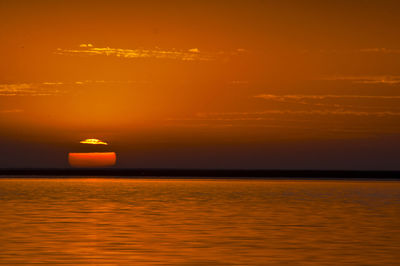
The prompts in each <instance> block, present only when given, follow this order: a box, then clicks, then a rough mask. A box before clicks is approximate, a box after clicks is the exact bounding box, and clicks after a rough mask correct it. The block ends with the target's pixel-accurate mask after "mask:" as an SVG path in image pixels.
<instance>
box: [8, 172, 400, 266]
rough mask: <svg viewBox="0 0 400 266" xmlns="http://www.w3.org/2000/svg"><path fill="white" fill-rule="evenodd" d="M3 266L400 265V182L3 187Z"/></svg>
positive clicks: (67, 182)
mask: <svg viewBox="0 0 400 266" xmlns="http://www.w3.org/2000/svg"><path fill="white" fill-rule="evenodd" d="M0 264H3V265H400V181H393V180H392V181H379V180H297V179H290V178H288V179H285V180H273V179H265V180H251V179H228V178H227V179H201V178H199V179H136V178H100V177H97V178H96V177H90V178H40V177H35V178H11V177H9V178H7V177H6V178H2V179H0Z"/></svg>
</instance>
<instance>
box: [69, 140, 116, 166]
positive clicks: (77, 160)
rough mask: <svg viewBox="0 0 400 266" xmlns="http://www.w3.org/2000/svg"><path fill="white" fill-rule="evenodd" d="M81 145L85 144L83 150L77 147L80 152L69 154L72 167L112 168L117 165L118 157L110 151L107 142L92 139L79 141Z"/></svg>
mask: <svg viewBox="0 0 400 266" xmlns="http://www.w3.org/2000/svg"><path fill="white" fill-rule="evenodd" d="M79 143H80V144H83V145H81V146H82V148H78V147H77V150H79V152H76V151H74V152H70V153H69V154H68V163H69V165H70V166H72V167H79V168H88V167H110V166H114V165H115V164H116V161H117V155H116V153H115V152H113V151H110V147H108V143H107V142H105V141H102V140H99V139H95V138H91V139H85V140H82V141H79ZM92 145H93V146H92ZM83 146H85V147H83ZM100 146H103V147H100ZM104 146H107V147H104ZM82 151H84V152H82Z"/></svg>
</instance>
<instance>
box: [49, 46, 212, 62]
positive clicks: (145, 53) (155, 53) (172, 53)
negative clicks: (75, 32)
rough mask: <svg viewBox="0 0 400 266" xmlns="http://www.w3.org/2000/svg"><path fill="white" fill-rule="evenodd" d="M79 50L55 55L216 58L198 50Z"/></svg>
mask: <svg viewBox="0 0 400 266" xmlns="http://www.w3.org/2000/svg"><path fill="white" fill-rule="evenodd" d="M79 48H80V49H62V48H58V49H57V50H56V51H55V54H58V55H78V56H79V55H80V56H96V55H102V56H115V57H120V58H131V59H132V58H156V59H174V60H182V61H210V60H215V59H216V56H215V55H212V54H210V53H204V52H201V51H200V50H199V49H198V48H190V49H187V50H178V49H160V48H155V49H121V48H110V47H94V46H93V45H92V44H81V45H80V46H79Z"/></svg>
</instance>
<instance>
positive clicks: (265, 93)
mask: <svg viewBox="0 0 400 266" xmlns="http://www.w3.org/2000/svg"><path fill="white" fill-rule="evenodd" d="M399 27H400V3H399V2H398V1H385V0H380V1H362V0H353V1H341V0H338V1H307V0H305V1H285V0H283V1H255V0H248V1H234V0H230V1H208V0H204V1H154V0H149V1H124V0H114V1H102V0H97V1H88V0H80V1H75V0H68V1H64V0H59V1H50V0H36V1H31V0H29V1H20V0H12V1H11V0H0V58H1V60H0V151H1V153H0V168H14V167H16V168H19V167H51V168H53V167H69V166H68V159H67V157H68V153H69V152H74V151H76V147H77V144H79V142H80V141H82V140H84V139H90V138H97V139H100V140H104V141H106V142H107V143H108V144H109V149H110V151H112V152H115V153H116V154H117V164H116V167H121V168H128V167H139V168H242V169H361V170H400V124H399V122H400V60H399V59H400V37H399V34H398V28H399Z"/></svg>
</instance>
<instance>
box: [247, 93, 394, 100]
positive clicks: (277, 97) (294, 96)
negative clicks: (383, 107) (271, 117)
mask: <svg viewBox="0 0 400 266" xmlns="http://www.w3.org/2000/svg"><path fill="white" fill-rule="evenodd" d="M254 97H255V98H262V99H266V100H285V99H289V100H324V99H377V100H392V99H400V96H399V95H346V94H322V95H308V94H288V95H277V94H259V95H256V96H254Z"/></svg>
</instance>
